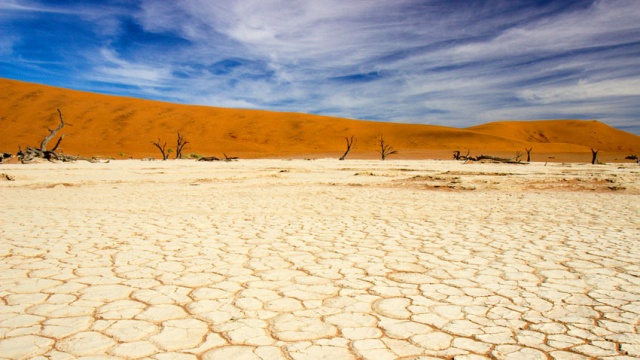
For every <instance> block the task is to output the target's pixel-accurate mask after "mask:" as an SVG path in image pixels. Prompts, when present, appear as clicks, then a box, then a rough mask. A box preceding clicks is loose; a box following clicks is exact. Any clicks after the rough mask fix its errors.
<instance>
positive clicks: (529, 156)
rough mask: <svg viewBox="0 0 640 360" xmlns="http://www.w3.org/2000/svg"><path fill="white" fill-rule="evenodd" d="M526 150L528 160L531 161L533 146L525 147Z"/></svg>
mask: <svg viewBox="0 0 640 360" xmlns="http://www.w3.org/2000/svg"><path fill="white" fill-rule="evenodd" d="M524 150H525V151H526V152H527V162H531V150H533V148H529V149H527V148H525V149H524Z"/></svg>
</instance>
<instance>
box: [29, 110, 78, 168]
mask: <svg viewBox="0 0 640 360" xmlns="http://www.w3.org/2000/svg"><path fill="white" fill-rule="evenodd" d="M58 115H59V117H60V124H58V127H56V128H55V129H53V130H52V129H47V130H49V135H47V136H45V137H44V139H42V141H41V142H40V147H39V148H33V147H30V146H27V148H26V149H25V150H22V149H19V150H18V154H17V155H18V159H20V162H22V163H23V164H24V163H28V162H30V161H31V160H33V159H35V158H41V159H47V160H49V161H53V160H59V161H75V160H78V159H80V160H84V158H79V157H73V156H68V155H64V154H58V153H56V150H58V147H59V146H60V143H61V142H62V139H63V138H64V137H65V135H62V136H60V138H58V141H57V142H56V145H55V146H54V147H53V149H52V150H47V144H48V143H49V141H50V140H51V139H53V138H54V137H55V136H56V134H57V133H58V131H60V130H61V129H62V128H63V127H64V126H65V125H68V126H71V124H65V122H64V118H63V117H62V111H60V109H58Z"/></svg>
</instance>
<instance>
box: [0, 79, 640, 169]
mask: <svg viewBox="0 0 640 360" xmlns="http://www.w3.org/2000/svg"><path fill="white" fill-rule="evenodd" d="M58 108H60V109H61V110H62V113H63V115H64V117H65V121H66V122H67V123H69V124H70V125H72V126H67V127H65V128H64V129H63V130H62V131H61V132H60V134H66V137H65V138H64V141H63V142H62V145H61V148H62V150H63V151H64V153H65V154H69V155H82V156H102V157H114V158H128V157H134V158H141V157H147V156H154V157H159V155H160V153H159V151H158V150H157V149H156V148H155V147H154V146H153V145H152V141H157V140H158V139H160V140H161V143H164V142H166V143H167V148H172V149H175V147H176V138H177V132H180V133H181V134H182V135H183V136H184V137H185V138H186V140H187V141H189V144H188V145H187V146H186V148H185V149H184V151H183V154H188V153H198V154H202V155H206V156H210V155H215V156H222V154H223V153H226V154H228V155H229V156H240V157H243V158H268V157H326V156H331V157H333V156H335V157H339V156H340V155H341V154H342V152H344V150H345V140H344V138H345V137H348V136H355V137H356V138H358V144H357V147H356V148H355V149H354V150H353V151H352V152H351V153H350V155H349V158H372V157H376V156H377V155H376V150H377V148H378V139H379V138H380V136H381V135H383V136H384V138H385V139H386V141H387V142H388V143H389V144H390V145H392V146H393V147H394V148H395V149H397V150H398V151H399V154H398V155H397V157H398V158H450V157H451V153H452V151H454V150H461V151H466V150H467V149H468V150H469V151H471V153H474V154H480V153H484V154H490V153H495V154H513V153H515V152H516V151H524V149H525V148H531V147H533V148H534V154H546V155H548V154H587V155H584V160H583V161H587V160H588V156H589V153H590V150H589V148H591V147H593V148H598V149H600V150H601V151H602V154H603V155H606V156H608V157H610V159H608V160H612V159H613V158H614V156H615V158H616V159H617V158H620V159H622V158H624V155H628V154H631V153H638V152H640V136H637V135H634V134H630V133H627V132H624V131H621V130H617V129H614V128H612V127H609V126H607V125H605V124H603V123H600V122H597V121H580V120H552V121H505V122H494V123H488V124H484V125H479V126H474V127H470V128H466V129H457V128H450V127H444V126H434V125H417V124H398V123H385V122H375V121H362V120H350V119H343V118H335V117H328V116H319V115H310V114H301V113H284V112H273V111H263V110H247V109H227V108H217V107H208V106H194V105H179V104H173V103H167V102H160V101H151V100H143V99H136V98H130V97H122V96H110V95H102V94H95V93H89V92H82V91H75V90H69V89H64V88H57V87H51V86H46V85H40V84H34V83H26V82H21V81H15V80H9V79H0V126H1V127H2V132H3V135H2V136H1V137H0V151H11V152H14V153H15V151H17V149H18V147H19V146H22V147H25V146H35V145H37V144H39V143H40V141H41V140H42V138H43V137H44V136H45V135H46V134H47V133H48V132H47V128H51V127H54V126H55V125H56V124H57V123H58V114H57V111H56V109H58ZM171 155H173V154H171ZM546 155H545V156H542V155H540V156H539V159H538V161H543V160H544V161H546V160H545V159H547V158H553V159H560V158H561V157H555V156H546ZM580 156H582V155H580ZM171 157H172V156H171ZM543 157H544V159H543ZM534 160H535V159H534Z"/></svg>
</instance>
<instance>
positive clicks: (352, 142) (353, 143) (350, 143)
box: [338, 135, 358, 160]
mask: <svg viewBox="0 0 640 360" xmlns="http://www.w3.org/2000/svg"><path fill="white" fill-rule="evenodd" d="M344 139H345V140H347V151H345V152H344V154H343V155H342V156H341V157H340V159H338V160H344V159H345V158H346V157H347V154H349V151H351V148H353V147H354V146H356V143H357V142H358V139H356V138H355V137H353V135H351V138H348V137H345V138H344Z"/></svg>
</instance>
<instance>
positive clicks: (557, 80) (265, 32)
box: [0, 0, 640, 133]
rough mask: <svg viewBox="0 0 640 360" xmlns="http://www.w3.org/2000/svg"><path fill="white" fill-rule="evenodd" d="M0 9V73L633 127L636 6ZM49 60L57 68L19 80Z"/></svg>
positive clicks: (50, 4) (430, 119)
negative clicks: (587, 120) (585, 120)
mask: <svg viewBox="0 0 640 360" xmlns="http://www.w3.org/2000/svg"><path fill="white" fill-rule="evenodd" d="M0 9H1V10H2V13H3V14H2V15H0V29H1V30H2V31H3V33H6V34H7V36H6V37H4V38H5V39H6V40H5V39H2V40H0V53H2V54H3V59H2V60H0V76H7V77H16V78H21V79H24V80H33V81H41V80H42V79H45V80H46V82H49V83H52V84H54V85H62V86H72V87H76V88H80V89H86V90H93V91H105V92H109V93H121V94H124V95H134V96H142V97H147V98H156V99H162V100H170V101H179V102H184V103H197V104H204V105H214V106H229V107H246V108H262V109H272V110H280V111H298V112H309V113H317V114H326V115H335V116H343V117H349V118H360V119H375V120H384V121H402V122H417V123H432V124H442V125H449V126H459V127H463V126H468V125H473V124H476V123H479V122H485V121H492V120H500V119H505V118H512V119H532V118H540V119H542V118H559V117H562V118H597V119H601V120H604V121H607V122H608V123H609V124H611V125H614V126H619V127H623V128H625V129H627V130H631V131H634V132H636V133H640V121H639V119H638V118H637V114H638V105H637V104H640V68H638V66H637V59H638V58H640V56H639V55H640V7H638V6H637V3H636V1H635V0H606V1H604V0H600V1H592V0H580V1H574V2H547V1H540V2H531V1H524V0H523V1H492V2H470V1H443V0H428V1H425V0H398V1H387V0H367V1H364V0H354V1H344V0H326V1H321V2H319V1H308V0H286V1H285V0H228V1H224V2H212V1H206V0H177V1H172V2H169V1H166V2H165V1H153V0H142V1H140V2H135V3H132V2H128V1H118V0H113V1H107V2H104V3H101V5H100V6H99V7H98V6H95V5H86V4H84V3H82V2H78V3H74V2H65V3H62V5H61V4H60V3H58V2H54V1H8V0H0ZM52 17H53V18H55V19H57V20H56V21H55V22H54V23H51V24H48V25H39V26H41V28H40V29H36V32H34V31H33V30H32V29H33V28H32V27H31V28H30V26H33V24H34V23H39V24H42V20H43V19H45V18H47V19H51V18H52ZM69 27H72V28H69ZM46 52H53V57H51V56H49V58H52V59H53V60H59V61H60V62H61V65H57V66H55V67H49V68H47V67H46V66H45V65H42V66H40V67H39V69H40V71H41V72H42V73H41V74H38V71H37V70H38V67H37V66H36V71H35V74H36V75H28V74H34V71H33V68H31V70H30V71H29V72H27V71H25V70H22V71H21V67H20V65H19V64H20V63H26V62H28V61H29V62H30V64H31V65H30V66H32V67H33V66H34V65H33V64H34V62H33V61H34V60H39V59H43V58H45V55H44V54H45V53H46ZM49 55H51V54H49ZM5 59H6V60H5Z"/></svg>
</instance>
